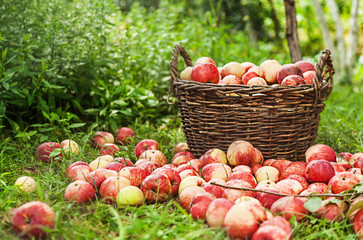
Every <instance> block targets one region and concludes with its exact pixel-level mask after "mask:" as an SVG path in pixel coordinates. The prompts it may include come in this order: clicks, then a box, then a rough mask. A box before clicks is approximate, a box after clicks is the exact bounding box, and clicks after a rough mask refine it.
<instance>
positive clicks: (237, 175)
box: [227, 171, 257, 188]
mask: <svg viewBox="0 0 363 240" xmlns="http://www.w3.org/2000/svg"><path fill="white" fill-rule="evenodd" d="M232 179H241V180H244V181H246V182H248V183H249V184H251V186H252V187H253V188H255V187H256V186H257V181H256V179H255V177H254V176H253V175H252V174H251V173H248V172H241V171H237V172H232V173H231V174H230V175H229V177H228V178H227V181H229V180H232Z"/></svg>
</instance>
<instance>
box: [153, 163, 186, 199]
mask: <svg viewBox="0 0 363 240" xmlns="http://www.w3.org/2000/svg"><path fill="white" fill-rule="evenodd" d="M153 174H163V175H165V176H166V177H167V178H168V179H169V181H170V184H171V194H172V195H176V194H177V193H178V190H179V186H180V183H181V181H182V178H181V177H180V175H179V173H178V172H177V171H176V170H174V169H170V168H169V169H168V168H158V169H155V170H154V172H153Z"/></svg>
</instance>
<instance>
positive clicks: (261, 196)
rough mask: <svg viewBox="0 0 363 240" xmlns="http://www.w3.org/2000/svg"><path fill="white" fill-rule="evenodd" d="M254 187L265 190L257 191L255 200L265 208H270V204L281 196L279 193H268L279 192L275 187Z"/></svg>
mask: <svg viewBox="0 0 363 240" xmlns="http://www.w3.org/2000/svg"><path fill="white" fill-rule="evenodd" d="M256 189H260V190H263V191H265V192H259V193H257V196H256V198H257V200H258V201H260V203H261V204H262V206H264V207H265V208H267V209H271V206H272V204H273V203H274V202H276V201H277V200H279V199H280V198H282V196H279V195H275V194H270V193H268V192H271V193H279V191H278V190H276V189H275V187H273V186H272V187H269V188H267V187H265V188H263V187H260V188H256Z"/></svg>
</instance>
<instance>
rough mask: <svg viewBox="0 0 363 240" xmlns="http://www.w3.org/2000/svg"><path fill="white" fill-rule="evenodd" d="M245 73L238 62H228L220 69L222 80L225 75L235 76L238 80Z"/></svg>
mask: <svg viewBox="0 0 363 240" xmlns="http://www.w3.org/2000/svg"><path fill="white" fill-rule="evenodd" d="M244 73H245V68H244V67H243V66H242V65H241V64H240V63H238V62H229V63H227V64H226V65H224V66H223V67H222V70H221V77H222V79H223V78H224V77H225V76H227V75H235V76H236V77H238V78H239V79H241V78H242V76H243V74H244Z"/></svg>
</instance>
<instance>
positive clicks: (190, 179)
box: [178, 176, 205, 195]
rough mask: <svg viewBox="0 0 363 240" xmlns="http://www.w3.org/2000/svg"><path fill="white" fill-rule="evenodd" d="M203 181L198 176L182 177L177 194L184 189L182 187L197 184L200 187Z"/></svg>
mask: <svg viewBox="0 0 363 240" xmlns="http://www.w3.org/2000/svg"><path fill="white" fill-rule="evenodd" d="M204 183H205V180H204V179H203V178H201V177H199V176H189V177H186V178H184V179H183V180H182V181H181V182H180V185H179V189H178V192H179V195H180V194H181V193H182V192H183V191H184V189H186V188H187V187H190V186H199V187H202V186H203V184H204Z"/></svg>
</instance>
